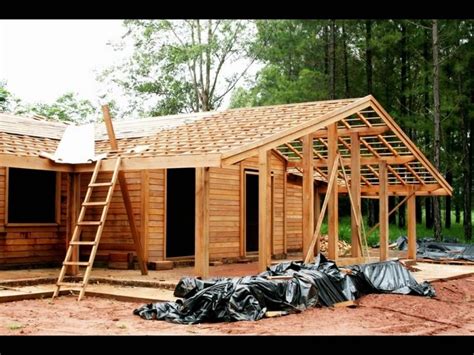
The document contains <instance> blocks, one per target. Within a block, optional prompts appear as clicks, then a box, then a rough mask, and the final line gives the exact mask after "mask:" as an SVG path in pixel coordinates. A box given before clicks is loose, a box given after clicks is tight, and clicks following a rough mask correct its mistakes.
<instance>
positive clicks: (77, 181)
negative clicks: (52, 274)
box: [66, 173, 81, 276]
mask: <svg viewBox="0 0 474 355" xmlns="http://www.w3.org/2000/svg"><path fill="white" fill-rule="evenodd" d="M69 176H70V191H69V207H68V208H69V211H70V213H69V218H68V224H69V225H70V228H69V231H70V232H69V233H67V234H66V241H69V239H68V237H69V236H71V237H72V231H73V230H74V228H75V227H76V223H77V217H78V215H79V210H80V208H81V207H80V206H81V196H80V186H81V176H80V174H77V173H71V174H69ZM77 240H79V237H78V238H77ZM67 246H69V245H67ZM71 261H79V245H76V246H74V247H73V249H72V256H71ZM78 273H79V266H77V265H71V266H69V267H68V269H67V271H66V275H71V276H75V275H77V274H78Z"/></svg>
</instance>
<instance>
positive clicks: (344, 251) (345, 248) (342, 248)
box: [319, 234, 351, 256]
mask: <svg viewBox="0 0 474 355" xmlns="http://www.w3.org/2000/svg"><path fill="white" fill-rule="evenodd" d="M328 243H329V237H328V235H327V234H325V235H322V236H321V237H320V244H319V245H320V247H319V248H320V249H319V251H320V252H321V253H323V254H324V255H327V251H328ZM337 246H338V250H339V256H347V255H350V254H351V245H350V244H347V243H346V242H345V241H343V240H339V241H338V242H337Z"/></svg>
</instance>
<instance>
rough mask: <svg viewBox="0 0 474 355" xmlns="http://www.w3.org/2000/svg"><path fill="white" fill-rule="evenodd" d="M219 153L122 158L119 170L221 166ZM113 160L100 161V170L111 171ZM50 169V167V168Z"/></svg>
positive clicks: (81, 166)
mask: <svg viewBox="0 0 474 355" xmlns="http://www.w3.org/2000/svg"><path fill="white" fill-rule="evenodd" d="M220 157H221V155H220V154H203V155H184V154H182V155H166V156H156V157H152V158H151V157H150V158H122V163H121V165H120V170H122V171H128V170H143V169H149V170H152V169H168V168H170V169H171V168H202V167H221V158H220ZM114 164H115V160H114V159H105V160H103V161H102V167H101V171H113V169H114ZM50 170H52V169H50ZM93 170H94V166H93V165H90V164H79V165H76V166H75V168H74V171H75V172H88V171H93Z"/></svg>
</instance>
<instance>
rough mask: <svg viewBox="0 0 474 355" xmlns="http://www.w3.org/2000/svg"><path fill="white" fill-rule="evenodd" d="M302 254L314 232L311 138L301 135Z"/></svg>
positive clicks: (305, 252)
mask: <svg viewBox="0 0 474 355" xmlns="http://www.w3.org/2000/svg"><path fill="white" fill-rule="evenodd" d="M302 200H303V255H306V254H307V253H308V250H309V246H310V244H311V237H312V236H313V233H314V170H313V139H312V138H311V136H310V135H306V136H304V137H303V199H302Z"/></svg>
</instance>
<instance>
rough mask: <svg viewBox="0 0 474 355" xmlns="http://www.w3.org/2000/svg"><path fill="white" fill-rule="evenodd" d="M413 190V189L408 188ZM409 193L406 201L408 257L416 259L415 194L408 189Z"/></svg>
mask: <svg viewBox="0 0 474 355" xmlns="http://www.w3.org/2000/svg"><path fill="white" fill-rule="evenodd" d="M410 190H413V189H410ZM410 193H411V195H410V196H409V197H408V201H407V207H408V208H407V214H408V230H407V235H408V259H416V205H415V200H416V195H415V194H414V190H413V193H412V191H410Z"/></svg>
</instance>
